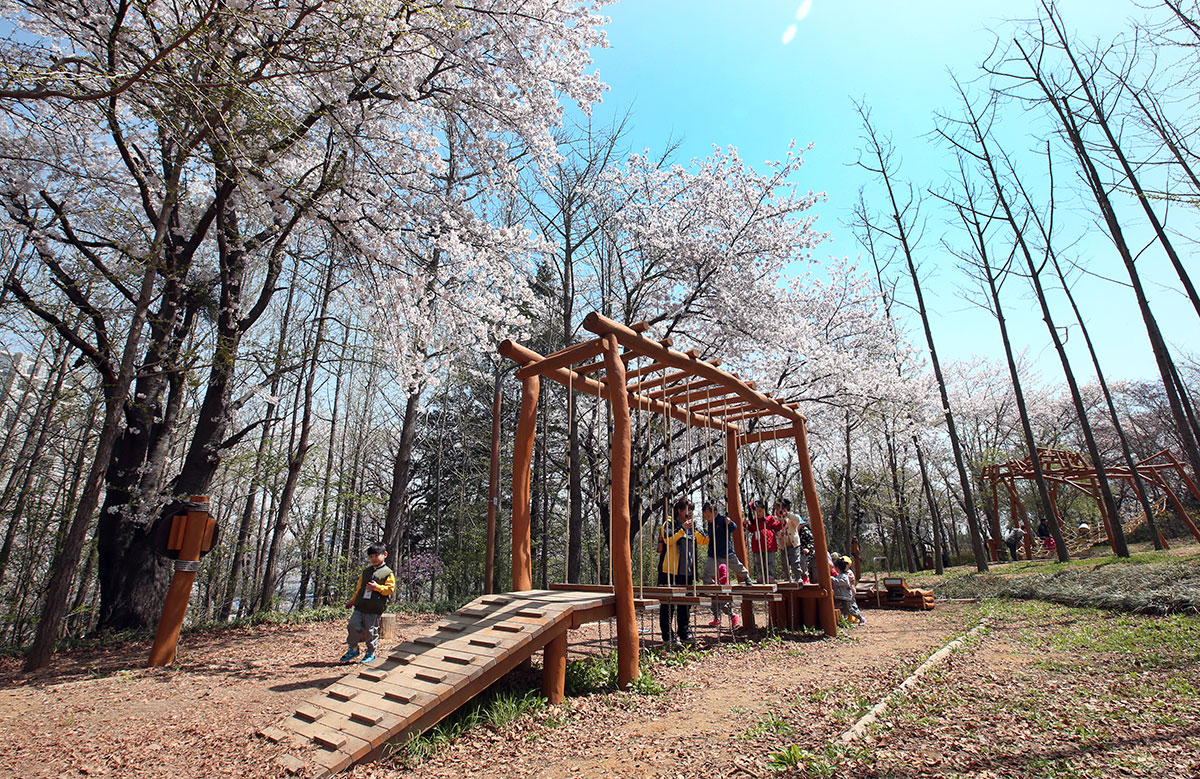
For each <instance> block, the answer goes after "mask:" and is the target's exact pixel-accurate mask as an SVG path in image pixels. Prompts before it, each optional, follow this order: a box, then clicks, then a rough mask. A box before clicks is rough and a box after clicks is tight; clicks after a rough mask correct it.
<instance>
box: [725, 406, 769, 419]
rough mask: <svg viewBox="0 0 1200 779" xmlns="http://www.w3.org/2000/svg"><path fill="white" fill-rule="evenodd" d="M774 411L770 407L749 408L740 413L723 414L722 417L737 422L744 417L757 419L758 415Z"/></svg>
mask: <svg viewBox="0 0 1200 779" xmlns="http://www.w3.org/2000/svg"><path fill="white" fill-rule="evenodd" d="M774 413H775V412H774V411H772V410H771V409H769V408H762V407H758V408H749V409H748V410H746V411H742V412H741V413H738V414H730V415H729V416H724V415H722V416H721V419H724V420H725V421H726V422H737V421H739V420H742V419H755V418H757V417H761V416H766V415H768V414H774Z"/></svg>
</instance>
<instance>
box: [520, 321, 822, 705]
mask: <svg viewBox="0 0 1200 779" xmlns="http://www.w3.org/2000/svg"><path fill="white" fill-rule="evenodd" d="M583 327H584V328H585V329H586V330H588V331H589V332H591V333H593V334H594V335H595V337H594V338H591V339H589V340H587V341H583V342H581V343H577V344H572V345H570V346H567V347H565V348H563V349H560V350H559V351H557V352H554V353H553V354H550V355H546V356H542V355H540V354H538V353H537V352H534V351H532V350H530V349H528V348H526V347H524V346H521V345H520V344H517V343H515V342H513V341H510V340H506V341H504V342H503V343H501V344H500V347H499V352H500V355H501V356H502V357H505V358H507V359H509V360H512V361H513V362H515V363H517V364H518V365H519V366H520V367H519V368H518V370H517V372H516V376H517V378H518V379H520V381H521V410H520V413H519V415H518V421H517V430H516V435H515V441H514V444H513V482H512V500H513V510H512V575H513V590H515V591H521V590H530V589H532V586H533V571H532V558H531V538H530V497H531V495H530V486H531V485H530V478H531V475H532V457H533V444H534V435H535V432H536V429H537V399H538V394H539V392H540V388H541V379H542V378H547V379H550V380H551V381H555V382H558V383H559V384H562V385H564V386H569V387H571V388H572V389H577V390H579V391H580V392H584V393H587V394H589V395H594V396H596V397H598V398H604V399H605V400H607V402H608V404H609V408H610V412H611V418H612V423H613V429H612V437H611V451H610V454H609V457H610V468H611V473H612V479H611V485H610V496H609V506H610V510H609V539H610V540H609V543H610V554H611V557H612V574H613V577H612V578H613V593H614V595H615V596H616V609H615V610H616V621H617V668H618V684H619V685H620V686H621V687H628V686H629V685H630V684H632V683H633V681H634V680H635V679H636V678H637V675H638V650H639V638H638V632H637V621H636V615H635V613H634V586H633V562H632V554H631V550H630V523H631V518H630V512H629V486H630V473H631V465H632V436H631V422H630V413H631V409H635V408H636V409H642V410H645V411H649V412H653V413H656V414H662V415H666V416H670V417H671V418H673V419H677V420H679V421H680V422H683V423H684V424H685V425H690V426H695V427H702V428H708V429H711V430H719V431H722V432H724V433H725V457H726V463H727V465H728V467H727V481H726V485H725V489H726V493H725V494H726V509H727V511H728V512H729V516H730V517H731V518H733V519H734V520H735V521H736V522H737V523H738V526H739V527H741V524H742V519H743V517H742V506H741V499H740V496H739V492H738V459H737V458H738V447H739V446H740V445H743V444H746V443H754V442H759V441H772V440H778V439H782V438H792V439H794V440H795V443H796V451H797V455H798V457H799V460H800V473H801V478H802V481H803V488H804V499H805V504H806V507H807V510H808V515H809V524H810V526H811V527H812V531H813V541H814V545H815V547H816V549H815V555H814V556H815V562H816V568H817V579H818V581H817V584H818V585H819V586H820V587H821V588H822V595H821V596H820V597H819V598H818V600H817V608H818V612H819V616H820V623H821V625H822V627H823V628H824V630H825V633H826V634H827V635H830V636H835V635H837V622H836V619H835V613H834V607H833V587H832V582H831V578H830V569H829V553H828V546H827V544H826V538H825V525H824V521H823V519H822V516H821V506H820V503H819V502H818V500H817V493H816V486H815V482H814V479H813V472H812V460H811V458H810V456H809V450H808V431H807V426H806V420H805V418H804V415H802V414H801V413H800V412H798V411H797V410H796V405H797V404H794V403H788V402H786V401H783V400H780V399H778V398H774V397H771V396H770V395H766V394H763V393H761V392H758V391H757V390H756V389H755V385H754V383H753V382H746V381H743V380H742V379H740V378H738V377H737V376H735V375H734V374H732V373H728V372H726V371H723V370H721V369H720V367H719V365H720V360H712V361H705V360H701V359H699V356H698V355H697V353H696V352H695V351H689V352H687V353H683V352H679V351H676V350H674V349H672V348H671V342H670V340H669V339H667V340H663V341H656V340H653V339H651V338H649V337H647V336H646V335H645V332H646V330H647V329H648V326H647V325H646V324H645V323H644V322H642V323H638V324H635V325H631V326H630V325H624V324H621V323H619V322H616V321H614V320H612V319H609V318H607V317H605V316H602V315H600V314H598V313H595V312H593V313H591V314H588V316H587V317H585V318H584V321H583ZM598 357H599V358H601V359H600V360H596V358H598ZM638 357H642V358H647V359H648V360H649V361H650V363H649V364H648V365H644V366H641V367H639V368H636V369H633V370H629V369H627V365H628V363H630V362H631V361H633V360H634V359H636V358H638ZM580 363H582V365H580ZM652 374H661V375H656V376H652ZM648 376H652V377H651V378H649V379H647V378H646V377H648ZM631 379H636V381H634V382H632V383H631V381H630V380H631ZM696 386H702V387H704V388H705V389H704V390H703V391H695V392H693V391H691V390H689V389H688V388H689V387H696ZM718 396H719V397H721V398H722V399H728V400H729V401H730V402H728V403H721V404H714V403H712V399H713V398H715V397H718ZM693 400H694V401H695V402H692V401H693ZM750 419H756V420H758V424H759V429H758V430H756V431H755V432H754V433H749V434H746V433H745V432H744V431H743V430H742V428H741V427H740V426H739V425H738V424H737V423H738V422H739V421H742V420H750ZM772 420H773V421H774V422H775V424H774V425H773V426H770V427H765V428H764V427H762V426H763V425H764V424H765V423H768V422H769V421H772ZM734 545H735V548H736V550H737V552H738V554H739V555H740V556H741V557H742V559H743V560H746V559H747V558H746V549H745V539H744V537H743V536H742V534H741V533H737V534H735V537H734Z"/></svg>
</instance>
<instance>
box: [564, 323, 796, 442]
mask: <svg viewBox="0 0 1200 779" xmlns="http://www.w3.org/2000/svg"><path fill="white" fill-rule="evenodd" d="M583 326H584V328H585V329H587V330H588V331H590V332H593V333H596V334H597V335H600V334H603V333H612V334H614V335H616V337H617V340H618V341H620V342H621V345H622V346H625V347H627V348H630V349H634V350H636V351H640V352H642V353H643V354H645V355H646V356H647V357H651V358H653V359H654V360H657V361H658V362H663V363H666V364H668V365H673V366H675V367H676V368H679V369H680V370H682V371H690V372H691V373H692V374H694V375H696V376H703V377H705V378H708V379H713V380H715V381H717V382H719V383H720V384H721V385H722V386H726V387H732V388H735V389H736V391H737V393H738V394H739V395H741V396H742V397H744V398H745V399H746V400H747V401H748V402H750V403H752V404H757V405H759V406H761V407H764V408H768V409H770V410H771V411H772V412H774V413H775V414H777V415H779V416H782V417H785V418H787V419H790V420H792V421H793V422H803V421H804V415H803V414H801V413H800V412H798V411H796V410H795V409H792V408H788V407H787V406H786V405H784V404H783V403H781V402H780V401H778V400H776V399H774V398H772V397H769V396H767V395H763V394H762V393H760V392H757V391H755V390H753V389H751V388H750V387H749V386H747V385H746V383H745V382H744V381H742V380H741V379H739V378H738V377H736V376H734V375H733V374H730V373H726V372H725V371H723V370H721V369H720V368H717V367H714V366H712V365H709V364H708V363H706V362H704V361H703V360H693V359H691V358H689V357H688V356H687V355H685V354H681V353H679V352H676V351H673V350H672V349H670V348H668V347H663V346H660V345H659V344H656V343H654V342H653V341H651V340H650V339H648V338H644V337H643V336H642V335H641V334H639V333H635V332H634V331H633V330H630V329H629V328H628V327H626V326H625V325H623V324H621V323H620V322H615V321H613V320H612V319H609V318H608V317H606V316H602V315H600V314H597V313H596V312H594V311H593V312H592V313H590V314H588V315H587V317H585V318H584V320H583Z"/></svg>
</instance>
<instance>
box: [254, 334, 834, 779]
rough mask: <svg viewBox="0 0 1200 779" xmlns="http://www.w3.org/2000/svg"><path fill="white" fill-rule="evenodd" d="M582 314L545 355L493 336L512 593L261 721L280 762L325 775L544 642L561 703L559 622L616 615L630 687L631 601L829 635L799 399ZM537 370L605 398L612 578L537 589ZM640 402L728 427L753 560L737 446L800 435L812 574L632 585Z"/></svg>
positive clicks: (728, 453)
mask: <svg viewBox="0 0 1200 779" xmlns="http://www.w3.org/2000/svg"><path fill="white" fill-rule="evenodd" d="M583 326H584V328H586V329H587V330H588V331H590V332H591V333H593V334H594V336H595V337H593V338H591V339H589V340H586V341H583V342H581V343H577V344H573V345H571V346H568V347H566V348H565V349H562V350H559V351H557V352H555V353H554V354H550V355H547V356H542V355H540V354H537V353H536V352H533V351H531V350H529V349H527V348H525V347H523V346H521V345H519V344H516V343H513V342H511V341H505V342H504V343H502V344H501V345H500V354H501V355H502V356H504V357H506V358H508V359H510V360H513V361H514V362H516V363H517V364H518V365H519V368H518V370H517V372H516V376H517V378H518V379H519V380H520V381H521V409H520V413H519V416H518V422H517V430H516V435H515V440H514V447H513V482H512V502H513V512H512V578H513V582H512V589H513V591H512V592H508V593H502V594H496V595H484V596H483V597H481V598H479V599H477V600H475V601H474V602H472V603H471V604H469V605H467V606H465V607H464V608H462V609H459V610H458V611H457V612H455V613H454V614H453V615H451V616H449V617H448V618H447V619H446V620H444V621H443V622H442V623H440V624H439V625H437V627H436V629H434V630H432V631H430V632H429V634H428V635H425V636H421V637H419V638H415V639H413V640H411V641H408V642H406V643H403V644H401V645H399V646H397V647H395V648H394V649H393V650H391V651H390V652H389V653H387V654H386V656H384V659H383V661H382V662H380V663H378V664H374V665H362V666H360V667H358V668H357V669H355V670H353V671H351V672H350V673H348V674H347V675H346V676H345V678H343V679H341V680H340V681H338V682H335V683H333V684H331V685H330V686H329V687H327V688H326V689H324V690H322V691H320V692H319V693H316V694H315V695H313V696H312V697H311V698H310V699H309V700H308V701H307V702H306V703H304V704H303V705H301V706H299V707H297V709H296V711H295V712H294V713H292V714H290V715H289V716H288V717H286V718H284V719H283V720H282V721H281V722H279V723H278V724H277V725H275V726H272V727H268V728H264V729H263V730H262V731H261V734H262V735H263V736H264V737H266V738H267V739H269V740H271V741H274V742H277V743H282V744H285V745H286V746H288V747H289V748H290V753H289V754H286V755H285V756H284V757H283V758H282V759H281V762H282V764H283V765H282V767H283V768H285V769H286V770H288V771H289V772H291V773H297V774H306V775H312V776H328V775H330V774H333V773H337V772H339V771H341V770H344V769H345V768H348V767H349V766H351V765H353V764H354V763H356V762H359V761H362V760H368V759H371V758H374V757H376V756H378V755H379V754H380V753H381V752H382V750H383V749H384V748H385V747H386V746H387V745H389V744H398V743H403V742H405V741H407V740H409V739H411V738H413V737H415V736H416V735H419V734H420V733H421V732H423V731H424V730H426V729H428V728H430V727H432V726H433V725H435V724H436V723H437V722H439V721H440V720H441V719H442V718H444V717H445V716H447V715H448V714H450V713H451V712H453V711H454V710H455V709H457V708H458V707H460V706H462V705H463V704H465V703H467V702H468V701H469V700H471V698H473V697H474V696H476V695H477V694H479V693H480V692H482V691H484V690H485V689H487V688H488V686H490V685H491V684H492V683H494V682H495V681H497V680H499V679H500V678H501V677H502V676H503V675H504V674H505V673H507V672H508V671H510V670H512V669H513V668H516V667H517V666H518V665H521V664H523V663H525V662H527V661H528V660H529V658H530V657H531V656H532V655H533V654H534V653H535V652H537V651H539V650H541V651H543V682H542V684H543V692H544V693H545V695H546V696H547V697H548V698H549V699H550V701H551V702H553V703H557V702H559V701H560V700H561V699H562V696H563V687H564V681H565V673H566V660H567V647H568V639H567V635H568V631H569V630H571V629H574V628H578V627H580V626H581V625H583V624H586V623H588V622H593V621H598V620H606V619H610V618H615V623H616V639H617V640H616V647H617V668H618V684H619V685H620V686H621V687H623V688H624V687H628V686H629V685H631V684H632V683H633V682H634V681H635V680H636V678H637V676H638V660H639V649H640V639H639V635H638V626H637V620H636V610H637V609H638V608H640V607H644V606H645V605H646V604H647V603H649V602H652V601H658V602H659V603H660V604H670V603H708V602H711V601H713V600H718V601H720V600H727V601H740V602H741V603H742V607H743V616H744V617H748V618H749V620H752V619H753V603H754V602H755V601H766V602H767V603H768V618H769V619H770V621H771V622H772V624H773V625H775V626H778V627H784V628H798V627H800V626H803V625H811V626H817V627H819V628H821V629H823V630H824V632H825V633H826V634H827V635H829V636H836V635H837V618H836V614H835V611H834V607H833V589H832V586H831V582H830V570H829V555H828V550H827V547H826V541H825V530H824V524H823V522H822V518H821V507H820V504H819V503H818V501H817V494H816V489H815V484H814V481H813V474H812V463H811V460H810V458H809V452H808V438H807V436H808V431H807V429H806V422H805V418H804V416H803V415H802V414H800V413H799V412H798V411H796V404H791V403H787V402H784V401H781V400H779V399H776V398H773V397H771V396H768V395H765V394H762V393H760V392H757V391H756V390H755V388H754V384H753V383H752V382H745V381H742V380H741V379H739V378H738V377H736V376H734V375H733V374H731V373H727V372H725V371H722V370H720V368H719V367H718V365H719V364H720V361H719V360H713V361H705V360H701V359H699V356H698V355H697V354H696V353H695V352H688V353H686V354H685V353H682V352H678V351H675V350H673V349H672V348H671V342H670V341H669V340H662V341H658V340H653V339H651V338H649V337H647V336H646V335H645V331H646V330H647V329H648V328H647V326H646V325H645V323H639V324H636V325H633V326H626V325H623V324H621V323H618V322H615V321H613V320H611V319H608V318H606V317H604V316H601V315H599V314H596V313H593V314H590V315H588V316H587V317H586V319H585V320H584V322H583ZM542 379H549V380H551V381H554V382H557V383H558V384H561V385H563V386H564V387H566V388H567V391H568V394H570V395H571V397H572V398H573V397H574V393H577V392H578V393H584V394H587V395H591V396H594V397H596V398H597V400H598V402H606V403H607V410H608V418H609V420H610V424H611V427H610V428H609V429H610V434H609V444H610V452H609V467H610V479H609V485H608V486H609V503H608V505H609V506H610V510H609V513H608V523H609V535H608V537H609V539H610V549H611V552H610V558H611V581H612V584H611V585H607V584H599V585H580V584H574V583H558V584H555V585H553V586H552V587H551V588H550V589H546V590H535V589H533V571H532V556H531V539H530V513H531V505H530V477H531V464H532V455H533V448H534V437H535V433H536V430H537V409H538V395H539V392H540V389H541V380H542ZM640 412H647V413H649V414H654V415H658V416H659V417H661V418H662V419H663V420H664V424H666V422H668V421H670V420H674V421H675V422H680V423H682V424H683V429H684V430H702V431H710V432H709V435H714V436H717V437H719V438H720V439H721V446H722V447H723V456H724V463H725V484H724V489H725V499H726V509H727V512H728V515H729V516H730V517H731V518H732V519H733V520H735V522H736V523H737V526H738V528H739V529H738V530H737V532H735V533H734V534H733V541H734V547H735V549H736V551H737V553H738V555H739V557H741V559H742V560H748V557H747V555H746V542H745V538H744V535H743V533H742V531H741V529H740V528H741V526H742V519H743V517H742V505H741V498H740V495H739V491H738V449H739V447H742V446H745V445H747V444H751V443H756V442H768V441H790V442H794V445H795V446H796V451H797V454H798V457H799V463H800V472H801V478H802V480H803V489H804V498H805V504H806V506H807V509H808V519H809V524H810V527H811V529H812V533H813V541H814V546H815V551H816V554H815V561H816V563H815V564H816V572H817V580H816V583H814V584H802V583H778V584H764V585H732V586H728V585H700V584H696V585H690V586H688V587H649V586H641V584H638V585H637V586H635V584H634V571H633V564H632V548H633V547H632V544H631V542H630V538H631V528H630V525H631V516H630V515H631V501H630V483H631V475H632V469H631V466H632V431H631V428H632V425H631V421H632V419H633V414H634V413H640ZM671 424H672V426H673V425H674V423H671ZM751 425H753V430H752V431H751V430H749V429H748V427H750V426H751ZM493 452H495V448H494V447H493ZM493 472H494V471H493ZM667 486H668V488H669V489H671V490H674V489H675V488H676V485H674V484H671V485H667ZM679 497H683V496H682V495H680V496H679ZM490 527H491V523H489V529H490ZM491 546H492V544H491V543H490V542H489V548H491ZM749 620H748V625H749V624H752V622H750V621H749ZM381 654H382V653H381Z"/></svg>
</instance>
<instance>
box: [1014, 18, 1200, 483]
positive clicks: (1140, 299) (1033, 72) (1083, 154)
mask: <svg viewBox="0 0 1200 779" xmlns="http://www.w3.org/2000/svg"><path fill="white" fill-rule="evenodd" d="M1050 16H1051V22H1052V23H1053V25H1054V27H1055V30H1056V32H1057V33H1058V35H1059V38H1060V40H1062V41H1064V44H1063V45H1064V47H1065V46H1066V44H1065V40H1066V38H1065V33H1064V32H1063V31H1062V30H1061V27H1060V25H1061V21H1060V20H1059V19H1058V18H1057V15H1056V14H1053V13H1051V14H1050ZM1042 44H1043V45H1045V41H1042ZM1017 46H1018V49H1019V50H1020V52H1021V59H1022V60H1023V61H1024V63H1025V64H1026V66H1027V67H1028V69H1029V73H1030V78H1031V79H1032V80H1033V82H1034V83H1035V84H1036V85H1037V86H1038V88H1039V89H1040V90H1041V91H1042V94H1043V95H1044V96H1045V99H1046V103H1047V104H1048V105H1049V106H1050V107H1051V108H1052V109H1053V110H1054V113H1055V115H1056V116H1057V118H1058V120H1059V122H1060V124H1061V125H1062V127H1063V130H1064V132H1065V133H1066V135H1067V137H1068V139H1069V140H1070V141H1071V146H1072V149H1073V151H1074V152H1075V155H1076V157H1077V159H1078V160H1079V164H1080V169H1081V172H1082V173H1083V178H1084V180H1085V181H1086V183H1087V185H1088V189H1089V190H1090V191H1091V193H1092V197H1093V198H1094V199H1095V200H1096V205H1097V206H1098V207H1099V209H1100V213H1101V216H1102V217H1103V219H1104V223H1105V226H1106V227H1107V228H1108V234H1109V238H1110V239H1111V240H1112V241H1113V244H1114V245H1115V246H1116V248H1117V253H1118V254H1119V255H1120V257H1121V261H1122V263H1124V265H1125V270H1126V272H1127V273H1128V274H1129V280H1130V284H1131V286H1132V287H1133V292H1134V297H1135V299H1136V300H1137V305H1138V311H1139V312H1140V313H1141V315H1142V321H1143V323H1144V324H1145V326H1146V335H1147V337H1148V338H1149V340H1150V349H1151V351H1152V352H1153V354H1154V361H1155V363H1156V365H1157V366H1158V370H1159V374H1160V376H1161V378H1162V381H1163V388H1164V390H1165V391H1166V394H1167V402H1168V404H1169V406H1170V409H1171V417H1172V420H1173V421H1174V422H1175V426H1176V428H1177V429H1178V430H1179V436H1180V440H1181V441H1182V442H1183V446H1184V454H1185V456H1186V458H1187V460H1188V462H1189V464H1190V465H1191V466H1192V472H1193V475H1194V476H1195V477H1197V478H1200V447H1198V445H1197V441H1196V437H1195V436H1194V435H1193V434H1192V430H1191V425H1190V424H1189V423H1188V420H1187V417H1186V415H1185V413H1184V410H1183V405H1182V403H1181V401H1180V398H1179V393H1178V391H1177V388H1176V384H1175V380H1174V370H1175V367H1174V362H1173V361H1172V359H1171V355H1170V351H1169V350H1168V349H1167V344H1166V341H1165V339H1164V338H1163V336H1162V332H1161V330H1160V329H1159V327H1158V322H1157V320H1156V319H1155V318H1154V314H1153V312H1152V311H1151V310H1150V302H1149V300H1148V298H1147V297H1146V293H1145V290H1144V289H1143V287H1142V281H1141V276H1140V275H1139V273H1138V271H1137V268H1136V266H1135V265H1134V259H1133V253H1132V251H1131V250H1130V248H1129V245H1128V243H1127V241H1126V240H1125V235H1124V232H1123V230H1122V229H1121V223H1120V220H1119V219H1118V218H1117V214H1116V209H1115V208H1114V207H1113V205H1112V201H1111V199H1110V198H1109V196H1108V191H1107V189H1106V188H1105V186H1104V180H1103V179H1102V178H1101V176H1100V173H1099V171H1098V170H1097V168H1096V164H1095V162H1094V161H1093V160H1092V156H1091V152H1089V150H1088V148H1087V145H1086V144H1085V142H1084V139H1083V133H1082V131H1081V130H1080V127H1079V124H1078V122H1077V121H1076V117H1075V114H1074V112H1073V111H1072V109H1071V107H1070V105H1069V103H1068V100H1067V98H1066V97H1063V96H1061V95H1060V94H1059V91H1058V89H1057V87H1055V86H1054V85H1053V84H1052V83H1051V82H1050V81H1049V80H1048V78H1047V77H1046V76H1045V74H1044V73H1043V72H1042V71H1041V66H1040V63H1037V62H1035V59H1034V58H1033V57H1031V55H1030V54H1029V53H1028V52H1026V51H1025V48H1024V47H1023V46H1022V44H1021V43H1020V42H1018V43H1017ZM1067 51H1068V56H1070V54H1069V50H1067ZM1081 86H1082V87H1083V89H1084V90H1085V92H1086V94H1087V99H1088V102H1089V104H1091V105H1092V106H1093V113H1094V114H1095V118H1096V120H1097V121H1098V122H1099V123H1100V124H1101V125H1102V127H1103V128H1104V130H1105V132H1106V133H1109V132H1111V130H1110V129H1109V128H1108V126H1107V119H1106V117H1105V115H1104V112H1103V110H1096V106H1097V101H1096V100H1095V97H1094V95H1093V94H1092V92H1091V89H1090V85H1089V84H1088V83H1087V82H1086V80H1085V82H1084V83H1082V85H1081Z"/></svg>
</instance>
